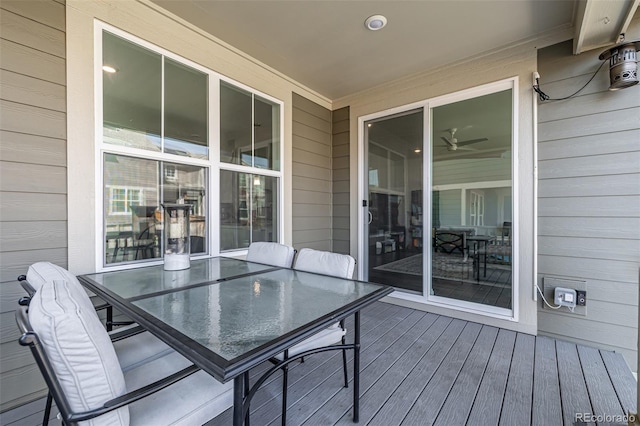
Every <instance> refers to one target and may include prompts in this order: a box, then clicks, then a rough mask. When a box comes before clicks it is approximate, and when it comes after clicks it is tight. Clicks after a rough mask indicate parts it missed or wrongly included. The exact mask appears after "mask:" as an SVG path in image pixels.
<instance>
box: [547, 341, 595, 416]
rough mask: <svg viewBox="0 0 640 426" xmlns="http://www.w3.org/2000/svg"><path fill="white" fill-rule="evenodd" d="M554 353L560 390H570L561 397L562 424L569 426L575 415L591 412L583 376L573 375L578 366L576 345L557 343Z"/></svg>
mask: <svg viewBox="0 0 640 426" xmlns="http://www.w3.org/2000/svg"><path fill="white" fill-rule="evenodd" d="M556 353H557V355H558V376H559V379H560V389H571V392H562V395H561V397H562V417H563V419H564V424H566V425H571V424H573V423H575V422H576V413H592V412H593V410H592V408H591V403H590V402H589V394H588V393H587V385H586V384H585V382H584V376H583V375H582V374H575V372H576V368H577V367H578V366H579V365H580V360H579V358H578V349H577V348H576V345H574V344H572V343H568V342H562V341H557V342H556Z"/></svg>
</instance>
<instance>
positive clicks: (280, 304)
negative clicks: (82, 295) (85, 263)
mask: <svg viewBox="0 0 640 426" xmlns="http://www.w3.org/2000/svg"><path fill="white" fill-rule="evenodd" d="M78 278H79V279H80V282H81V283H82V284H83V285H84V286H85V287H87V288H88V289H89V290H91V291H93V292H94V293H96V294H97V295H98V296H99V297H101V298H103V299H104V300H105V301H107V302H108V303H110V304H112V305H113V306H114V307H115V308H116V309H118V310H120V311H121V312H122V313H123V314H125V315H127V316H128V317H130V318H131V319H132V320H134V321H136V322H137V323H138V324H140V325H141V326H142V327H144V328H146V329H147V330H149V331H150V332H151V333H153V334H154V335H156V336H157V337H158V338H160V339H161V340H163V341H165V342H166V343H167V344H169V345H170V346H171V347H173V348H174V349H175V350H176V351H178V352H179V353H181V354H182V355H183V356H184V357H185V358H187V359H189V360H190V361H192V362H193V363H194V364H196V365H197V366H198V367H200V368H201V369H202V370H204V371H206V372H207V373H209V374H211V375H212V376H213V377H215V378H216V379H217V380H219V381H221V382H227V381H229V380H232V379H233V381H234V382H233V383H234V404H233V424H234V426H239V425H241V424H243V421H244V419H245V417H246V415H247V413H248V410H249V404H250V401H251V398H252V397H253V395H254V394H255V391H256V390H257V389H258V388H259V387H260V385H261V384H262V383H263V382H264V380H265V379H266V377H268V376H270V375H271V374H273V373H275V372H276V371H278V370H280V369H281V368H282V367H283V366H284V365H288V364H289V363H290V362H293V361H296V360H298V359H300V358H302V357H304V356H308V355H309V353H308V352H303V353H301V354H298V355H296V356H295V357H291V358H289V359H287V361H285V362H284V364H282V363H281V364H277V365H275V366H273V367H271V368H270V369H269V370H267V372H266V373H265V374H264V375H263V376H262V378H260V379H258V380H257V381H256V382H254V385H253V387H251V388H249V386H248V383H249V379H248V372H249V370H250V369H251V368H253V367H255V366H256V365H258V364H260V363H262V362H264V361H266V360H269V359H272V358H273V357H274V356H276V355H278V354H280V353H282V352H283V351H285V350H286V349H288V348H290V347H292V346H293V345H295V344H296V343H298V342H300V341H302V340H304V339H305V338H308V337H310V336H312V335H313V334H315V333H317V332H320V331H322V330H323V329H325V328H327V327H329V326H331V325H332V324H334V323H336V322H337V321H339V320H341V319H343V318H345V317H347V316H349V315H351V314H353V315H354V319H355V321H354V333H355V337H354V341H353V343H349V344H347V345H333V346H330V347H327V348H326V349H323V350H342V349H349V350H353V351H354V358H353V363H354V382H353V392H354V393H353V416H354V422H357V421H358V415H359V392H360V390H359V374H360V368H359V360H360V310H361V309H362V308H363V307H365V306H367V305H368V304H371V303H373V302H375V301H376V300H379V299H380V298H382V297H384V296H385V295H387V294H389V293H390V292H391V291H392V289H391V288H389V287H386V286H383V285H379V284H373V283H368V282H363V281H356V280H350V279H341V278H336V277H330V276H326V275H319V274H313V273H309V272H302V271H296V270H293V269H287V268H274V267H271V266H268V265H262V264H257V263H252V262H245V261H242V260H237V259H230V258H223V257H215V258H210V259H201V260H195V261H192V262H191V268H189V269H186V270H182V271H164V270H163V267H162V265H155V266H150V267H144V268H137V269H129V270H121V271H112V272H104V273H96V274H87V275H83V276H80V277H78ZM317 351H318V350H315V352H317Z"/></svg>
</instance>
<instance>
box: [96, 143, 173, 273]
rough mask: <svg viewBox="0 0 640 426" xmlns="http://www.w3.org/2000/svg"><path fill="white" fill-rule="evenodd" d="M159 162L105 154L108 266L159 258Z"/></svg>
mask: <svg viewBox="0 0 640 426" xmlns="http://www.w3.org/2000/svg"><path fill="white" fill-rule="evenodd" d="M158 184H159V176H158V162H157V161H152V160H142V159H139V158H132V157H126V156H123V155H113V154H105V157H104V185H105V191H104V206H105V212H104V223H105V244H106V246H105V254H106V259H105V263H106V264H110V263H116V262H131V261H136V260H143V259H154V258H158V257H160V255H161V254H160V241H161V240H162V238H161V235H160V232H161V227H159V226H157V225H158V223H159V222H158V219H159V215H158V211H159V210H158V207H159V206H160V200H159V191H158Z"/></svg>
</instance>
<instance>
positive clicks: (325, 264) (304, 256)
mask: <svg viewBox="0 0 640 426" xmlns="http://www.w3.org/2000/svg"><path fill="white" fill-rule="evenodd" d="M355 264H356V261H355V259H354V258H353V257H351V256H349V255H347V254H338V253H331V252H328V251H320V250H313V249H309V248H303V249H302V250H300V253H298V257H297V258H296V262H295V265H294V267H293V269H296V270H299V271H305V272H314V273H317V274H324V275H332V276H336V277H340V278H348V279H351V277H352V276H353V270H354V269H355ZM346 334H347V330H346V328H345V326H344V320H341V321H340V322H337V323H335V324H333V325H331V326H330V327H329V328H326V329H324V330H322V331H321V332H319V333H317V334H315V335H313V336H311V337H309V338H308V339H305V340H303V341H302V342H300V343H298V344H296V345H295V346H292V347H291V348H289V349H288V350H286V351H285V352H284V353H282V354H279V355H278V356H277V357H276V359H277V360H278V361H285V360H287V359H288V358H289V357H293V356H295V355H297V354H299V353H301V352H304V351H308V350H311V349H316V348H322V347H325V346H329V345H332V344H335V343H342V344H343V345H344V344H345V336H346ZM301 360H302V362H304V358H302V359H301ZM342 368H343V372H344V387H345V388H346V387H349V381H348V377H347V351H346V349H343V350H342ZM287 388H288V366H286V365H285V366H284V367H282V424H283V425H284V424H286V419H287Z"/></svg>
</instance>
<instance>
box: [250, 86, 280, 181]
mask: <svg viewBox="0 0 640 426" xmlns="http://www.w3.org/2000/svg"><path fill="white" fill-rule="evenodd" d="M254 114H255V117H254V123H253V129H254V132H255V139H254V140H255V152H254V156H255V158H254V165H255V167H259V168H261V169H269V170H280V106H279V105H277V104H274V103H273V102H269V101H267V100H266V99H262V98H260V97H258V96H256V97H255V110H254Z"/></svg>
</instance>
